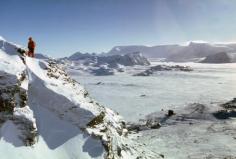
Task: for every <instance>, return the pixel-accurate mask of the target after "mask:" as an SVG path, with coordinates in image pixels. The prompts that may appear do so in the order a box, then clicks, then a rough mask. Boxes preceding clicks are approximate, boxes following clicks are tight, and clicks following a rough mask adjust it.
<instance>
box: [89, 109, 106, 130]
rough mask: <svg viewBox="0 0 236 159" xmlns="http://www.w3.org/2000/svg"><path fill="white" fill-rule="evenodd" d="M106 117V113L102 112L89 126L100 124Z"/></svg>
mask: <svg viewBox="0 0 236 159" xmlns="http://www.w3.org/2000/svg"><path fill="white" fill-rule="evenodd" d="M104 117H105V113H104V112H101V113H100V114H99V115H98V116H96V117H95V118H93V119H92V120H91V121H90V122H89V123H88V124H87V126H88V127H95V126H96V125H99V124H100V123H102V122H103V119H104Z"/></svg>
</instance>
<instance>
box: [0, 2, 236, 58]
mask: <svg viewBox="0 0 236 159" xmlns="http://www.w3.org/2000/svg"><path fill="white" fill-rule="evenodd" d="M0 14H1V15H2V17H3V18H2V19H1V25H0V36H3V37H4V38H5V39H7V40H8V41H12V42H14V43H18V44H20V45H23V46H26V44H27V39H28V37H29V36H32V37H33V38H34V39H35V41H36V43H37V49H36V52H39V53H43V54H46V55H49V56H53V57H64V56H69V55H71V54H72V53H75V52H78V51H79V52H96V53H100V52H107V51H109V50H110V49H111V48H112V47H114V46H120V45H146V46H155V45H164V44H184V43H186V42H187V41H195V40H202V41H207V42H210V43H214V42H217V43H219V42H234V41H236V38H235V37H236V32H235V27H236V26H235V24H236V23H235V20H236V1H233V0H224V1H222V0H198V1H195V0H150V1H144V0H128V1H127V0H119V1H110V0H97V1H84V0H71V1H69V2H68V1H66V0H50V1H49V0H41V1H30V0H22V1H17V0H8V1H4V2H1V6H0Z"/></svg>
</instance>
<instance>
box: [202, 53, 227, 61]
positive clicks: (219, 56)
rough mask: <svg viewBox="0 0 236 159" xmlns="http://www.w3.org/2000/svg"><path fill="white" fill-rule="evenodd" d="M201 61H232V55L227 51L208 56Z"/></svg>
mask: <svg viewBox="0 0 236 159" xmlns="http://www.w3.org/2000/svg"><path fill="white" fill-rule="evenodd" d="M200 62H201V63H231V59H230V56H229V55H228V54H227V53H225V52H220V53H217V54H214V55H209V56H207V57H206V58H205V59H204V60H202V61H200Z"/></svg>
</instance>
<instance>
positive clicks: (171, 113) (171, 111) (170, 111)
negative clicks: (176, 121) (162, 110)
mask: <svg viewBox="0 0 236 159" xmlns="http://www.w3.org/2000/svg"><path fill="white" fill-rule="evenodd" d="M167 115H168V116H172V115H175V113H174V111H173V110H168V114H167Z"/></svg>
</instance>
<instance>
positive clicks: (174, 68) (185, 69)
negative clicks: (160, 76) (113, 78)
mask: <svg viewBox="0 0 236 159" xmlns="http://www.w3.org/2000/svg"><path fill="white" fill-rule="evenodd" d="M157 71H183V72H190V71H193V69H192V68H191V67H189V66H180V65H174V66H168V65H156V66H152V67H150V68H148V69H147V70H145V71H143V72H140V73H137V74H134V76H150V75H152V74H154V73H155V72H157Z"/></svg>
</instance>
